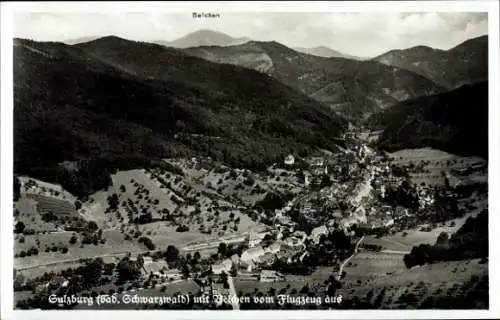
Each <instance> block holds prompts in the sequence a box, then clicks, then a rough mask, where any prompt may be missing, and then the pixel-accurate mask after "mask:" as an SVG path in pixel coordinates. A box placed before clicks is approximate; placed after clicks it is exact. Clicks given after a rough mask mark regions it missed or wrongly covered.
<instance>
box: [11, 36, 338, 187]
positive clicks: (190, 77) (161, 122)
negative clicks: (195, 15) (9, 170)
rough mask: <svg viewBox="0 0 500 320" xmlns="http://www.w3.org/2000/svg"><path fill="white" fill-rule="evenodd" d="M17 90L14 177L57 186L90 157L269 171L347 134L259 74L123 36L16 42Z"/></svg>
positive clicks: (323, 111) (318, 109) (118, 163)
mask: <svg viewBox="0 0 500 320" xmlns="http://www.w3.org/2000/svg"><path fill="white" fill-rule="evenodd" d="M144 57H147V59H144ZM141 58H142V59H141ZM158 66H163V67H161V68H158ZM14 85H15V87H14V94H15V100H14V102H15V108H14V139H15V140H14V141H15V146H16V150H15V171H16V172H18V173H19V172H20V173H24V174H30V175H33V176H34V177H37V178H43V179H45V180H48V181H54V179H59V178H58V177H60V174H61V173H60V172H59V170H60V169H58V168H59V167H58V164H59V163H61V162H64V161H78V162H81V161H82V160H85V159H86V160H85V161H97V159H102V160H103V161H104V163H108V164H107V165H105V166H104V169H106V168H107V169H106V170H113V168H115V169H116V168H120V169H123V168H124V167H125V168H127V169H129V168H130V167H134V166H138V167H145V166H148V163H150V162H151V161H152V160H159V159H161V158H168V157H177V156H189V155H195V154H204V155H207V156H211V157H212V158H214V159H216V160H220V161H222V162H225V163H228V164H230V165H232V166H234V167H250V168H251V167H257V168H259V167H260V168H262V167H263V166H264V167H265V166H267V165H269V164H270V163H273V162H276V161H281V159H282V158H283V157H284V156H286V155H287V154H289V153H290V152H293V153H297V154H300V153H304V152H309V151H312V150H314V149H315V148H326V149H331V150H335V148H336V143H337V141H334V139H335V137H338V136H339V135H340V134H341V132H343V131H344V130H345V129H346V128H347V122H346V121H345V120H344V119H342V118H340V117H338V116H336V115H334V114H333V113H332V112H331V111H330V110H328V109H327V108H325V107H324V106H322V105H321V104H318V103H317V102H315V101H314V100H313V99H311V98H309V97H307V96H305V95H303V94H301V93H299V92H297V91H295V90H293V89H291V88H289V87H287V86H285V85H283V84H281V83H280V82H279V81H277V80H275V79H274V78H271V77H268V76H266V75H263V74H261V73H259V72H257V71H254V70H249V69H245V68H241V67H236V66H231V65H220V64H215V63H210V62H208V61H206V60H202V59H199V58H194V57H191V56H188V55H185V54H183V53H182V52H180V51H179V50H176V49H173V48H166V47H163V46H160V45H156V44H145V43H140V42H131V41H128V40H124V39H121V38H118V37H106V38H104V39H101V40H96V41H94V42H91V43H86V44H81V45H77V46H69V45H65V44H62V43H58V44H54V43H43V42H42V43H40V42H32V41H27V40H19V39H17V40H16V43H15V45H14ZM210 137H219V138H218V139H212V138H210ZM131 159H135V160H131ZM99 161H101V160H99ZM99 163H101V162H99ZM100 169H102V170H104V169H103V168H100ZM54 170H55V171H54ZM54 172H58V173H57V174H55V173H54ZM106 172H107V171H106ZM103 174H104V173H103ZM61 183H63V184H64V182H61ZM82 183H83V182H82ZM73 189H74V188H73ZM82 189H85V188H84V187H82Z"/></svg>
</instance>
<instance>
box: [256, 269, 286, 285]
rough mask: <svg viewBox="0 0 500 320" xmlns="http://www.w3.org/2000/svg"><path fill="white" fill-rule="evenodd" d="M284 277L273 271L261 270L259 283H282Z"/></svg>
mask: <svg viewBox="0 0 500 320" xmlns="http://www.w3.org/2000/svg"><path fill="white" fill-rule="evenodd" d="M284 280H285V277H284V276H283V275H282V274H280V273H279V272H277V271H274V270H262V271H261V273H260V281H262V282H276V281H284Z"/></svg>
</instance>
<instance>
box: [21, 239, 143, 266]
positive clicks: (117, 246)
mask: <svg viewBox="0 0 500 320" xmlns="http://www.w3.org/2000/svg"><path fill="white" fill-rule="evenodd" d="M73 235H75V236H76V238H77V240H76V242H75V243H74V244H72V243H71V241H70V240H71V238H72V237H73ZM21 238H24V240H23V242H21V241H20V239H21ZM102 238H103V239H105V243H104V244H103V243H98V245H94V244H86V245H84V246H82V245H81V238H80V236H79V235H78V234H75V233H73V232H55V233H48V234H38V235H19V236H18V238H17V239H15V246H14V247H15V254H17V257H16V258H15V259H14V267H15V268H21V269H22V268H30V267H36V266H39V265H44V264H52V263H53V264H54V265H55V264H56V263H63V262H65V261H71V260H78V259H80V258H89V257H97V256H103V255H113V254H118V253H127V252H145V251H148V250H147V248H146V247H145V246H144V245H143V244H140V243H138V242H137V240H136V239H131V240H129V241H125V240H124V235H123V234H121V233H120V232H119V231H117V230H104V231H103V236H102ZM31 248H36V249H37V250H38V251H37V252H38V253H37V254H36V255H33V254H31V255H30V256H25V257H20V256H19V254H20V252H21V251H25V252H26V251H28V250H30V249H31ZM65 248H66V250H65ZM51 268H52V267H51Z"/></svg>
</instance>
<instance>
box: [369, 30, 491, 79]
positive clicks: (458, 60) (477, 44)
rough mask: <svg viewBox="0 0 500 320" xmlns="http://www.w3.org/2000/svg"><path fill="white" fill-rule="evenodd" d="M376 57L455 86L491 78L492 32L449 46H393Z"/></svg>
mask: <svg viewBox="0 0 500 320" xmlns="http://www.w3.org/2000/svg"><path fill="white" fill-rule="evenodd" d="M372 60H374V61H378V62H380V63H383V64H386V65H391V66H396V67H399V68H403V69H406V70H410V71H412V72H415V73H418V74H420V75H422V76H424V77H427V78H429V79H431V80H433V81H434V82H436V83H439V84H441V85H442V86H444V87H446V88H448V89H454V88H457V87H459V86H461V85H463V84H467V83H474V82H481V81H485V80H488V36H487V35H484V36H480V37H476V38H472V39H468V40H466V41H464V42H462V43H460V44H458V45H456V46H455V47H453V48H450V49H448V50H440V49H435V48H431V47H426V46H416V47H411V48H407V49H401V50H391V51H388V52H386V53H383V54H381V55H379V56H377V57H375V58H373V59H372Z"/></svg>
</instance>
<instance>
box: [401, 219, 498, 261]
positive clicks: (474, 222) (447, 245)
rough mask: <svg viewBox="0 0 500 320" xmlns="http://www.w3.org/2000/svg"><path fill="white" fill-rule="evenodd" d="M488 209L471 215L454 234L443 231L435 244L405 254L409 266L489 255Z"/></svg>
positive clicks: (422, 245)
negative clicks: (474, 215)
mask: <svg viewBox="0 0 500 320" xmlns="http://www.w3.org/2000/svg"><path fill="white" fill-rule="evenodd" d="M488 248H489V245H488V211H487V210H483V211H481V212H480V213H479V214H478V216H477V217H475V218H472V217H469V218H468V219H467V220H466V222H465V224H464V225H463V226H462V227H461V228H460V229H459V230H458V231H457V232H456V233H454V234H453V235H451V236H448V234H446V233H441V234H440V235H439V237H438V239H437V241H436V244H434V245H428V244H421V245H419V246H415V247H413V248H412V250H411V252H410V253H409V254H406V255H405V256H404V262H405V265H406V267H407V268H411V267H413V266H417V265H424V264H430V263H436V262H440V261H452V260H468V259H475V258H487V257H488V250H489V249H488Z"/></svg>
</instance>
